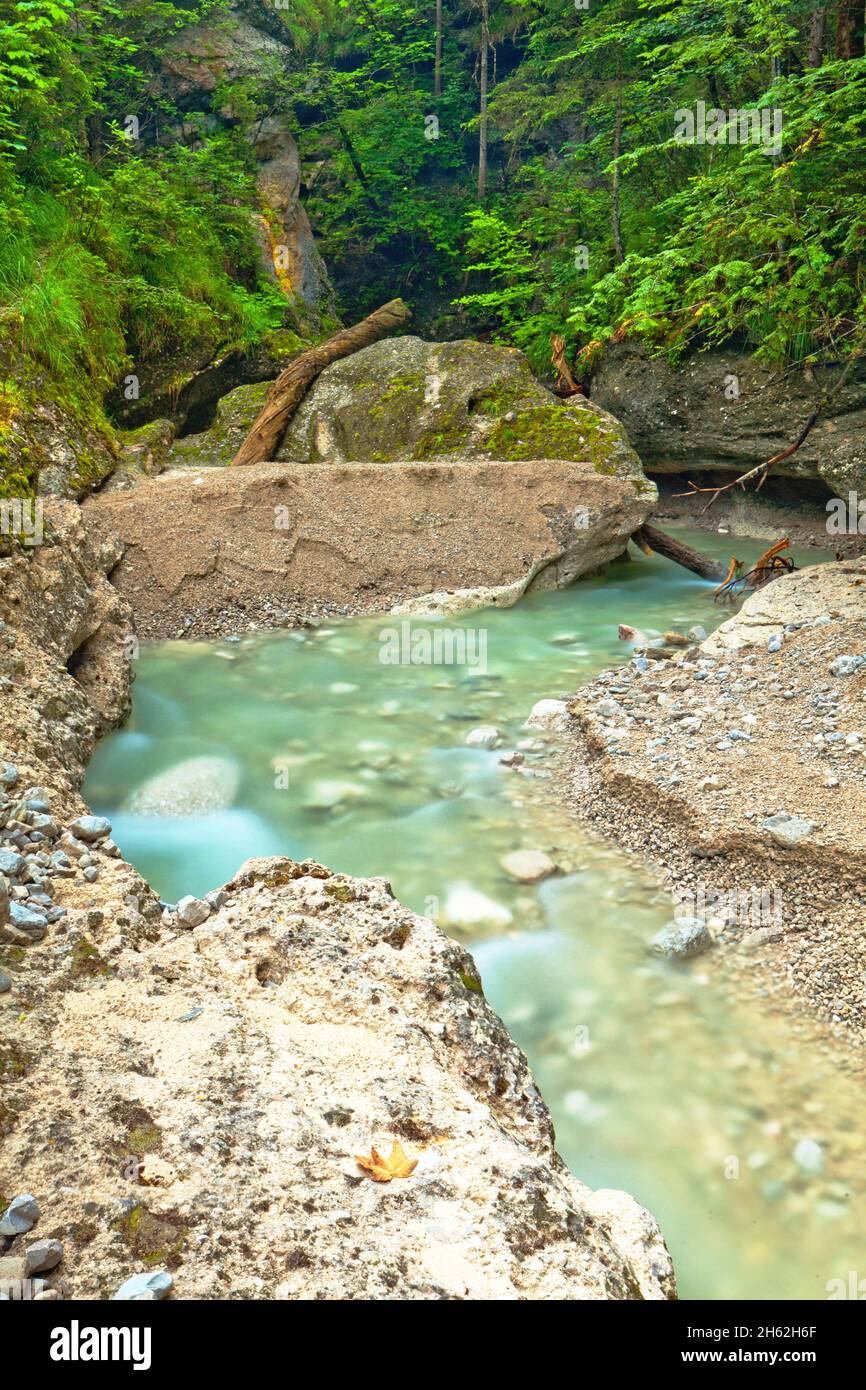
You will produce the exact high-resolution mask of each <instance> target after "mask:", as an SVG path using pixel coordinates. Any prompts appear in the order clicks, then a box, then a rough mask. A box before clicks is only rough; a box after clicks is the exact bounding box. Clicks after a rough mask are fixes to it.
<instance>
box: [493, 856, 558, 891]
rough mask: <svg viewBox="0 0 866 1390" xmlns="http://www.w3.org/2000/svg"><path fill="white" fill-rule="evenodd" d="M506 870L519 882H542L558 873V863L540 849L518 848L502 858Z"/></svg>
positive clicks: (501, 861)
mask: <svg viewBox="0 0 866 1390" xmlns="http://www.w3.org/2000/svg"><path fill="white" fill-rule="evenodd" d="M499 862H500V864H501V865H502V867H503V869H504V870H505V872H506V873H507V874H508V875H509V876H510V877H511V878H516V879H517V881H518V883H540V882H541V880H542V879H543V878H549V877H550V875H551V874H555V873H556V864H555V863H554V862H553V860H552V859H551V857H550V855H549V854H545V853H544V852H543V851H542V850H540V849H518V850H514V851H513V852H512V853H511V854H505V855H503V856H502V858H501V859H500V861H499Z"/></svg>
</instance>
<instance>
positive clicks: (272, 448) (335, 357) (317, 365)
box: [231, 299, 412, 467]
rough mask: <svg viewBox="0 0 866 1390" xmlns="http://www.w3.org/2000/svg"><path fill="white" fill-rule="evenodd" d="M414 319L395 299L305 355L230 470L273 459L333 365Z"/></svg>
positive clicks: (282, 379)
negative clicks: (309, 392)
mask: <svg viewBox="0 0 866 1390" xmlns="http://www.w3.org/2000/svg"><path fill="white" fill-rule="evenodd" d="M411 316H412V311H411V309H409V307H408V306H407V305H406V304H404V303H403V301H402V299H392V300H391V301H390V303H388V304H383V305H382V307H381V309H377V310H376V311H375V313H372V314H370V315H369V317H368V318H365V319H362V320H361V322H360V323H356V324H355V325H354V326H353V327H352V328H343V329H341V331H340V332H339V333H335V334H334V336H333V338H329V339H328V341H327V342H325V343H319V345H318V347H314V348H310V350H309V351H308V352H302V353H301V355H300V357H296V358H295V360H294V362H290V363H289V365H288V367H286V369H285V371H283V372H281V373H280V375H279V376H278V377H277V379H276V381H275V382H274V384H273V386H272V387H271V389H270V391H269V392H268V398H267V400H266V401H265V404H264V406H263V407H262V409H261V411H260V413H259V416H258V419H257V420H256V422H255V424H254V425H253V427H252V429H251V430H250V432H249V434H248V435H247V437H246V439H245V440H244V442H243V444H242V445H241V447H240V448H239V449H238V451H237V453H236V454H235V456H234V458H233V459H232V462H231V466H232V467H235V466H236V465H239V464H246V463H262V462H264V460H265V459H271V458H273V456H274V454H275V453H276V451H277V449H278V448H279V445H280V441H281V440H282V437H283V435H284V434H285V432H286V426H287V425H288V423H289V421H290V420H291V418H292V416H293V415H294V413H295V411H296V410H297V408H298V406H299V405H300V403H301V401H302V400H303V398H304V393H305V392H306V390H307V387H308V386H309V385H310V383H311V382H312V381H314V380H315V378H316V377H317V376H318V375H319V373H320V372H321V371H324V369H325V367H327V366H329V365H330V364H331V362H338V361H339V360H340V358H341V357H348V356H349V355H350V354H351V353H353V352H357V351H358V349H359V348H363V347H369V345H370V343H375V342H377V341H378V339H379V338H387V337H388V336H389V335H390V334H391V333H393V332H395V330H396V329H398V328H401V327H402V325H403V324H404V323H406V322H407V320H408V319H409V318H411Z"/></svg>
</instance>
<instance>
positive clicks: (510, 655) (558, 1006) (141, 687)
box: [85, 532, 866, 1298]
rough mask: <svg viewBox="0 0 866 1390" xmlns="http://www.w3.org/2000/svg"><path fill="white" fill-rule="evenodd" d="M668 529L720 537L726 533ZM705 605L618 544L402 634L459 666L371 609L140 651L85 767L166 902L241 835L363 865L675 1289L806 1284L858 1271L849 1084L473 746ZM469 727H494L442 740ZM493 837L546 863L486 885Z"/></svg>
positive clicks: (502, 847) (864, 1210) (656, 904)
mask: <svg viewBox="0 0 866 1390" xmlns="http://www.w3.org/2000/svg"><path fill="white" fill-rule="evenodd" d="M680 534H681V535H682V537H683V538H684V539H686V540H689V539H691V540H692V541H693V543H694V544H696V545H698V546H699V547H701V548H702V549H704V550H707V549H712V550H714V551H715V553H717V554H718V555H719V556H720V557H723V558H726V557H727V556H728V555H729V554H730V549H731V544H732V543H731V541H730V539H728V538H727V537H722V536H715V537H712V536H707V535H706V534H705V533H701V534H695V535H694V536H691V537H690V535H689V533H688V532H681V533H680ZM736 548H737V553H738V554H739V556H740V558H741V559H746V560H748V559H751V558H754V557H755V556H757V554H758V553H759V551H760V550H761V549H763V547H762V546H761V545H760V544H759V543H754V544H752V543H749V542H745V541H743V540H742V539H740V538H738V539H737V541H736ZM815 558H816V557H815V555H814V553H813V554H810V555H807V556H805V557H802V556H801V557H800V559H801V561H802V562H805V563H810V562H814V560H815ZM724 616H725V614H724V613H723V612H721V613H720V611H719V609H718V607H716V606H715V605H714V604H713V602H712V594H711V586H710V585H708V584H706V583H704V582H702V581H701V580H699V579H697V578H695V577H693V576H691V575H689V574H687V573H686V572H685V571H683V570H680V569H678V568H677V567H676V566H673V565H670V564H668V563H667V562H665V561H663V560H659V559H655V558H654V559H647V558H645V557H641V558H640V559H638V560H636V561H632V562H629V563H625V562H624V563H621V564H618V565H616V566H613V567H612V568H611V569H610V571H609V572H608V575H607V576H606V577H605V578H604V579H603V580H593V581H589V582H586V583H582V584H578V585H576V586H575V587H574V588H572V589H569V590H565V591H561V592H558V593H552V594H540V595H534V596H530V597H529V598H527V599H525V600H524V601H523V602H522V603H521V604H520V605H519V606H518V607H516V608H514V609H511V610H507V611H498V610H489V611H485V612H482V613H477V612H476V613H471V614H465V615H462V616H461V617H460V618H451V619H446V620H444V621H443V622H438V623H437V622H436V621H434V620H429V619H427V620H424V619H417V620H415V619H413V621H412V625H411V632H412V634H413V636H414V641H415V644H416V645H415V647H414V652H415V654H416V657H417V656H418V655H423V645H424V642H425V639H426V638H429V639H430V641H431V643H432V639H433V636H434V634H435V633H437V632H438V633H439V634H440V638H441V635H442V632H443V630H444V629H448V630H450V631H452V632H454V631H456V630H460V631H461V632H462V633H464V634H465V635H466V638H467V642H466V651H465V653H464V655H465V656H466V658H467V661H466V663H465V664H463V665H456V664H450V665H449V664H438V665H437V664H411V662H408V663H397V664H391V663H390V662H386V661H383V659H382V658H383V656H386V655H390V656H393V655H395V653H396V654H398V655H399V652H397V649H396V647H395V641H396V640H397V639H399V637H400V631H401V630H400V625H399V622H397V621H395V620H391V619H388V618H382V617H378V618H367V619H359V620H352V621H347V622H340V623H334V624H331V625H329V626H328V627H326V628H319V629H315V630H303V631H292V632H273V633H262V634H256V635H252V636H245V637H243V638H242V639H241V640H238V641H219V642H210V643H203V642H198V643H194V642H166V643H162V644H159V645H154V646H151V647H146V648H144V649H143V650H142V652H141V657H140V660H139V663H138V673H137V683H136V687H135V702H134V709H133V715H132V718H131V720H130V722H129V724H128V725H127V727H126V728H125V729H123V730H122V731H120V732H118V733H115V734H113V735H111V736H110V737H109V738H107V739H106V740H105V741H104V742H103V744H102V745H101V746H100V748H99V750H98V751H97V754H96V757H95V758H94V761H93V764H92V766H91V769H90V772H89V776H88V781H87V786H86V788H85V791H86V794H87V796H88V799H89V801H90V803H91V805H92V806H93V808H94V810H95V811H96V812H98V813H100V814H106V815H109V816H110V817H111V819H112V822H113V825H114V833H115V838H116V839H117V840H118V842H119V843H120V845H121V847H122V849H123V850H124V853H125V854H126V856H127V857H128V858H129V859H130V860H132V861H133V862H134V863H135V864H136V865H137V866H138V867H139V869H140V870H141V871H142V873H143V874H144V875H145V876H146V877H147V878H148V879H149V881H150V882H151V883H152V884H153V885H154V886H155V887H156V888H157V889H158V890H159V892H160V893H161V894H162V895H163V897H164V898H166V899H167V900H170V901H174V900H176V899H177V898H178V897H180V896H181V895H183V894H184V893H196V894H200V893H203V892H204V891H205V890H207V889H209V888H212V887H215V886H217V885H218V884H220V883H221V882H223V881H225V880H226V879H228V878H229V877H230V876H231V875H232V873H233V872H234V871H235V870H236V869H237V867H238V865H239V864H240V863H241V861H242V860H243V859H245V858H246V857H248V856H250V855H254V854H288V855H291V856H293V857H295V858H298V859H303V858H308V857H311V858H316V859H318V860H320V861H321V862H322V863H324V864H327V865H328V866H329V867H330V868H332V869H336V870H340V871H343V872H346V873H352V874H361V875H367V876H370V875H384V876H386V877H387V878H389V879H390V880H391V882H392V884H393V886H394V890H395V892H396V893H397V895H398V896H399V897H400V898H401V899H402V901H404V902H405V903H407V904H408V905H409V906H411V907H412V908H414V909H416V910H417V911H420V912H423V913H425V914H426V915H428V916H432V917H434V918H435V919H436V920H438V921H439V922H440V924H441V925H442V926H443V927H444V928H445V930H447V931H450V932H451V933H452V934H454V935H455V936H457V937H459V938H460V939H461V940H462V941H464V942H466V943H467V944H468V945H469V946H470V948H471V949H472V950H473V952H474V954H475V957H476V960H477V961H478V964H479V968H480V971H481V975H482V979H483V982H484V988H485V993H486V995H487V997H488V999H489V1000H490V1002H491V1003H492V1004H493V1006H494V1008H496V1009H497V1010H498V1012H499V1013H500V1014H501V1015H502V1017H503V1018H504V1019H505V1021H506V1023H507V1024H508V1026H509V1028H510V1029H511V1031H512V1033H513V1035H514V1036H515V1037H516V1039H517V1041H518V1042H519V1043H520V1044H521V1046H522V1047H523V1048H524V1049H525V1051H526V1052H527V1054H528V1056H529V1060H530V1062H531V1064H532V1066H533V1069H534V1071H535V1074H536V1076H537V1078H538V1081H539V1084H540V1086H541V1089H542V1092H543V1094H544V1096H545V1098H546V1100H547V1102H548V1104H549V1105H550V1108H551V1110H552V1112H553V1115H554V1119H555V1122H556V1129H557V1136H558V1142H559V1147H560V1150H561V1152H562V1154H563V1155H564V1157H565V1158H566V1160H567V1161H568V1162H569V1163H570V1165H571V1167H572V1168H573V1170H574V1171H575V1172H576V1173H577V1174H578V1175H579V1176H580V1177H581V1178H582V1179H583V1180H585V1181H586V1182H588V1183H589V1184H590V1185H592V1186H596V1187H598V1186H607V1187H623V1188H625V1189H626V1190H627V1191H629V1192H631V1193H633V1194H634V1195H635V1196H636V1197H638V1198H639V1199H640V1200H641V1201H642V1202H643V1203H644V1204H645V1205H646V1206H648V1207H649V1208H650V1210H651V1211H653V1212H654V1213H655V1215H656V1216H657V1217H658V1219H659V1221H660V1223H661V1226H662V1229H663V1230H664V1232H665V1235H666V1237H667V1240H668V1243H669V1245H670V1247H671V1249H672V1252H673V1255H674V1259H675V1263H676V1266H677V1271H678V1277H679V1281H680V1292H681V1297H685V1298H701V1297H704V1298H724V1297H733V1298H767V1297H781V1298H825V1297H827V1293H828V1281H831V1280H840V1281H843V1283H844V1285H845V1287H846V1288H847V1286H848V1281H849V1274H850V1271H852V1270H854V1271H859V1273H858V1276H857V1277H861V1276H864V1277H866V1250H864V1240H866V1237H864V1234H863V1233H864V1231H866V1191H864V1189H866V1177H864V1156H866V1126H864V1124H863V1121H862V1088H861V1085H860V1083H859V1080H858V1079H857V1078H856V1077H855V1076H853V1075H851V1074H850V1073H848V1072H846V1071H845V1070H844V1069H843V1068H842V1067H841V1066H840V1064H839V1063H838V1062H835V1061H834V1060H833V1059H832V1057H831V1056H830V1055H829V1054H828V1052H827V1051H826V1049H825V1047H824V1046H823V1045H822V1044H821V1043H819V1042H818V1041H816V1039H815V1038H813V1037H812V1036H811V1035H810V1033H809V1031H808V1030H807V1029H805V1028H798V1027H794V1026H792V1024H791V1023H790V1021H789V1020H787V1019H785V1018H781V1017H778V1016H775V1015H774V1014H773V1013H772V1012H771V1011H770V1009H769V1007H767V1008H765V1007H763V1006H762V1005H761V1003H760V1000H756V999H751V1000H746V1001H742V1000H741V1001H735V1000H732V999H731V998H730V997H729V995H728V993H727V991H726V990H724V989H722V988H720V987H719V986H718V984H717V982H716V981H715V980H713V981H712V982H711V980H710V977H709V975H708V973H707V969H706V966H705V965H703V964H702V961H701V960H700V959H699V960H698V961H696V962H694V963H692V964H690V965H687V966H677V965H672V964H670V963H667V962H663V961H661V960H659V959H657V958H656V957H654V956H653V955H652V954H651V953H650V952H649V951H648V949H647V941H648V939H649V937H650V936H651V935H652V934H653V932H655V931H657V930H658V929H659V927H661V926H662V925H664V924H665V923H666V922H667V921H668V920H669V919H670V915H671V903H670V899H668V898H666V897H665V895H664V894H662V893H661V892H660V891H659V889H658V888H657V887H656V886H655V885H654V883H653V882H652V880H651V879H650V878H649V877H648V876H645V875H644V874H642V873H641V871H640V870H639V868H637V867H636V866H635V864H634V863H633V862H632V861H631V860H629V859H628V858H627V857H626V856H625V855H622V854H620V853H619V852H618V851H616V850H615V849H613V848H611V847H610V846H609V845H606V844H605V843H603V842H602V841H600V840H599V839H598V838H597V837H595V836H594V835H593V834H592V833H590V832H589V831H587V830H586V829H585V828H584V827H581V826H580V825H579V824H577V823H576V822H575V821H574V820H573V819H572V818H571V817H570V816H568V815H567V813H565V812H564V811H563V810H561V809H558V808H557V807H556V805H555V804H554V798H553V797H552V796H551V795H550V791H549V789H548V788H547V787H546V784H545V781H544V772H545V752H544V751H543V750H539V749H537V748H528V749H527V750H526V757H527V762H526V766H527V767H528V768H530V769H531V770H532V771H534V772H537V773H541V774H542V775H541V776H533V777H526V776H522V775H520V774H519V773H517V772H515V771H513V770H511V769H509V768H507V767H504V766H503V765H502V764H501V763H500V761H499V759H500V756H501V753H502V751H503V749H513V748H515V747H516V746H517V745H518V744H519V743H520V742H521V740H526V739H527V738H529V739H532V738H533V736H532V735H531V734H527V733H526V731H524V730H523V729H522V728H521V726H522V724H523V721H524V719H525V718H526V715H527V714H528V712H529V710H530V708H531V706H532V705H533V703H534V702H535V701H536V700H538V699H540V698H543V697H546V696H558V695H562V694H567V693H570V692H572V691H573V690H575V689H576V688H577V687H578V686H580V685H582V684H583V683H584V682H585V681H587V680H588V679H590V678H591V677H592V676H593V675H594V674H595V673H596V672H597V671H598V670H600V669H602V668H604V667H605V666H609V665H611V664H614V663H622V661H623V660H624V659H626V658H627V656H628V654H629V649H628V648H627V647H626V646H624V644H623V643H622V642H620V641H618V639H617V625H618V624H619V623H620V622H627V623H630V624H633V625H635V626H637V627H639V628H642V629H643V630H644V631H646V632H649V633H650V634H654V633H657V632H658V631H660V630H663V629H666V628H670V627H678V628H680V629H681V630H685V629H686V628H687V627H689V626H690V625H691V624H693V623H695V622H702V623H704V625H705V626H708V627H710V626H713V625H714V624H716V623H718V622H719V621H720V619H721V618H723V617H724ZM389 629H396V633H395V632H393V631H390V632H389ZM419 633H420V634H421V635H420V636H419V635H418V634H419ZM419 644H420V647H419ZM434 650H435V649H434ZM482 653H483V654H484V655H485V656H486V661H483V662H482V661H480V660H479V659H478V658H479V657H480V656H481V655H482ZM445 654H446V655H447V652H446V653H445ZM457 654H458V655H460V652H459V650H458V651H457ZM403 655H408V656H410V657H411V655H412V650H411V649H410V650H408V651H407V650H405V649H404V652H403ZM470 661H471V662H472V664H471V665H470V664H469V662H470ZM482 724H483V725H495V726H496V728H497V729H498V730H499V731H500V733H501V736H502V745H501V747H500V749H499V750H492V749H487V748H482V747H468V746H467V745H466V743H465V739H466V735H467V733H468V732H469V731H470V730H472V729H474V728H476V727H478V726H479V725H482ZM515 849H540V850H544V851H547V852H548V853H549V854H550V855H551V856H552V857H553V858H554V859H555V860H556V862H557V863H558V864H559V865H560V867H561V869H562V873H561V874H560V875H558V876H556V877H553V878H548V879H547V880H546V881H545V882H544V883H542V884H541V885H539V886H537V887H527V886H525V885H521V884H519V883H515V882H513V881H512V880H511V879H510V878H509V877H508V875H507V874H506V873H505V872H504V871H503V869H502V868H501V866H500V862H499V861H500V859H501V858H502V856H503V855H505V854H507V853H508V852H509V851H512V850H515ZM795 1151H796V1157H795ZM834 1287H839V1286H834ZM864 1287H866V1285H864Z"/></svg>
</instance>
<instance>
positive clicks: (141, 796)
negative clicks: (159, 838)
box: [124, 756, 241, 817]
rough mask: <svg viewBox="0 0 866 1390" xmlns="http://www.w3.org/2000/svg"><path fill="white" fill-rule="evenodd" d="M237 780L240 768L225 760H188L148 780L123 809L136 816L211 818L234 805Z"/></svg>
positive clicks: (238, 780) (239, 777)
mask: <svg viewBox="0 0 866 1390" xmlns="http://www.w3.org/2000/svg"><path fill="white" fill-rule="evenodd" d="M240 780H241V772H240V768H239V767H238V765H237V763H234V762H232V761H230V760H229V759H228V758H220V757H216V756H205V757H200V758H187V759H186V761H185V762H182V763H176V764H175V766H174V767H170V768H168V769H167V770H166V771H165V772H159V773H157V774H156V776H154V777H150V778H148V780H147V781H146V782H145V783H143V785H142V786H140V787H138V788H137V790H136V791H134V792H133V793H132V794H131V796H129V797H128V798H127V802H126V806H125V808H124V809H125V810H127V811H129V812H130V814H132V815H135V816H184V817H185V816H212V815H216V813H217V812H219V811H225V810H228V808H229V807H230V806H231V805H232V804H233V802H234V800H235V797H236V795H237V790H238V787H239V785H240Z"/></svg>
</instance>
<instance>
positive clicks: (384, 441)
mask: <svg viewBox="0 0 866 1390" xmlns="http://www.w3.org/2000/svg"><path fill="white" fill-rule="evenodd" d="M277 457H278V458H280V459H285V460H287V461H291V462H293V463H320V462H321V463H342V462H346V461H349V460H363V461H365V462H372V463H388V462H391V461H393V460H397V459H400V460H413V459H415V460H432V459H503V460H508V459H513V460H526V459H542V458H544V459H568V460H573V461H575V462H578V461H579V462H585V463H588V464H589V465H590V466H591V467H592V469H593V470H594V471H595V472H596V473H598V474H600V475H609V476H614V475H615V476H618V477H622V478H631V479H633V480H634V481H635V483H637V484H639V485H640V486H641V487H644V488H646V489H647V495H648V496H649V495H650V492H651V489H650V487H649V485H648V484H647V483H646V480H645V479H644V476H643V472H642V470H641V464H640V460H639V458H638V456H637V454H636V453H635V452H634V450H633V449H632V447H631V445H630V444H629V442H628V439H627V437H626V434H625V431H624V429H623V428H622V426H621V425H620V424H619V423H618V421H616V420H615V419H614V418H613V417H612V416H610V415H608V414H607V413H606V412H605V411H603V410H600V409H599V408H598V406H596V405H594V404H593V403H592V402H591V401H588V400H586V399H585V398H584V397H581V396H575V397H572V398H571V399H570V400H568V401H562V400H559V399H558V397H556V396H554V395H552V393H551V392H550V391H547V390H546V389H545V388H544V387H543V386H542V385H541V384H540V383H539V382H538V381H536V379H535V377H534V376H533V374H532V370H531V368H530V366H529V363H528V362H527V360H526V358H525V357H524V356H523V353H521V352H518V351H517V349H515V348H506V347H493V346H491V345H490V344H489V343H477V342H474V341H472V340H468V339H467V340H463V341H458V342H453V343H427V342H424V341H423V340H422V339H421V338H414V337H406V338H386V339H384V340H383V341H382V342H379V343H373V344H372V346H371V347H368V348H364V349H362V350H361V351H360V352H356V353H354V354H353V355H352V356H351V357H347V358H344V359H343V361H341V362H335V363H334V364H333V365H332V366H330V367H328V368H327V369H326V370H325V371H324V372H323V373H322V375H321V376H320V377H319V379H318V381H317V382H316V383H315V385H314V386H313V388H312V390H311V391H310V392H309V393H308V394H307V396H306V398H305V400H304V402H303V403H302V405H301V408H300V410H299V411H298V412H297V414H296V415H295V417H294V419H293V420H292V422H291V424H290V426H289V429H288V431H287V434H286V437H285V439H284V440H283V443H282V445H281V447H280V448H279V450H278V451H277Z"/></svg>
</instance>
